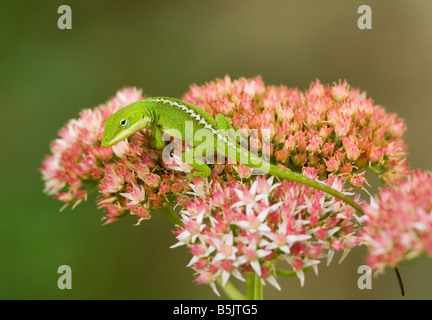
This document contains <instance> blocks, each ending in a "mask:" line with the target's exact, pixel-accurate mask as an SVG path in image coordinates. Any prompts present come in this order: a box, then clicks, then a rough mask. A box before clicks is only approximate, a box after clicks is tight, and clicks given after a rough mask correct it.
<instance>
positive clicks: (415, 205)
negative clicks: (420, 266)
mask: <svg viewBox="0 0 432 320" xmlns="http://www.w3.org/2000/svg"><path fill="white" fill-rule="evenodd" d="M364 211H365V216H364V219H365V220H364V226H363V228H362V231H361V241H362V243H363V244H365V245H366V246H367V247H368V248H369V255H368V257H367V262H368V264H369V265H370V266H371V267H372V268H374V269H377V270H378V271H382V270H383V269H384V268H385V267H386V266H391V267H396V266H397V265H398V264H399V263H401V262H402V261H404V260H408V259H412V258H414V257H417V256H419V255H421V254H427V255H428V256H432V173H430V172H423V171H420V170H418V171H416V172H414V173H412V175H410V176H409V177H408V178H407V179H406V180H404V181H402V182H401V183H400V185H398V186H393V187H389V188H386V189H381V190H380V193H379V197H377V198H376V199H373V198H372V200H371V203H370V204H364Z"/></svg>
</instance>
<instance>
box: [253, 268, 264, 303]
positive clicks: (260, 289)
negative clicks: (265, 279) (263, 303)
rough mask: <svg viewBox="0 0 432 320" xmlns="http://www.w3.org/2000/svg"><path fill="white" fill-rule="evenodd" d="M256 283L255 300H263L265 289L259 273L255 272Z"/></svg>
mask: <svg viewBox="0 0 432 320" xmlns="http://www.w3.org/2000/svg"><path fill="white" fill-rule="evenodd" d="M254 276H255V283H254V300H262V299H263V287H262V283H261V278H260V277H259V275H258V274H257V273H255V272H254Z"/></svg>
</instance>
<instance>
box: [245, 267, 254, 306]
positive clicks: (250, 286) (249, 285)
mask: <svg viewBox="0 0 432 320" xmlns="http://www.w3.org/2000/svg"><path fill="white" fill-rule="evenodd" d="M254 290H255V274H254V273H250V274H248V275H247V276H246V298H247V299H248V300H253V298H254Z"/></svg>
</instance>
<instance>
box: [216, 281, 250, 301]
mask: <svg viewBox="0 0 432 320" xmlns="http://www.w3.org/2000/svg"><path fill="white" fill-rule="evenodd" d="M217 284H218V285H219V287H220V288H221V289H222V290H223V292H224V293H225V294H226V295H227V296H228V298H230V299H231V300H246V299H247V298H246V297H245V295H244V294H243V293H241V292H240V291H239V290H238V289H237V288H236V287H235V286H234V285H233V284H232V283H231V282H229V281H227V282H226V283H225V285H224V286H223V285H222V282H221V280H220V279H218V280H217Z"/></svg>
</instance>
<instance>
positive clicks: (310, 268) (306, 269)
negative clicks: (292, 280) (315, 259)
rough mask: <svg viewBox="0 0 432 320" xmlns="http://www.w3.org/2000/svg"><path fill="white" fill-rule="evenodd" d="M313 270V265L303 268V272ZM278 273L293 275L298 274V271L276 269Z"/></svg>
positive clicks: (286, 275)
mask: <svg viewBox="0 0 432 320" xmlns="http://www.w3.org/2000/svg"><path fill="white" fill-rule="evenodd" d="M311 270H312V267H306V268H303V272H308V271H311ZM276 274H277V275H279V276H285V277H292V276H296V275H297V272H295V271H289V270H282V269H276Z"/></svg>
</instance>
